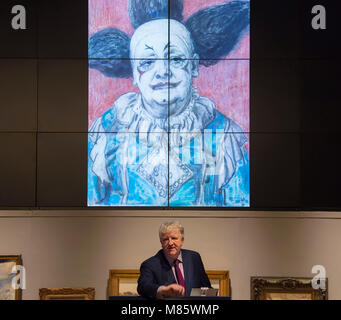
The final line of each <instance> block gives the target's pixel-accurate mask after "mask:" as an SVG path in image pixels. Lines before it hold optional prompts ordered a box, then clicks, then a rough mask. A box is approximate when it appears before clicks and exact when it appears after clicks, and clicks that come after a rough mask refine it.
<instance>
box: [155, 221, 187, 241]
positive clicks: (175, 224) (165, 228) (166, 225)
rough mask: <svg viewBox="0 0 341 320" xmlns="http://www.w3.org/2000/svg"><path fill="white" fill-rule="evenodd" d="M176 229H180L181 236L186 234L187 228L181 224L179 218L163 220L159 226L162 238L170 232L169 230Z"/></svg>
mask: <svg viewBox="0 0 341 320" xmlns="http://www.w3.org/2000/svg"><path fill="white" fill-rule="evenodd" d="M174 229H178V230H179V232H180V234H181V237H184V236H185V229H184V227H183V226H182V225H181V223H180V222H179V221H177V220H169V221H166V222H163V223H162V224H161V226H160V228H159V237H160V239H161V238H162V235H164V234H166V233H169V232H171V231H173V230H174Z"/></svg>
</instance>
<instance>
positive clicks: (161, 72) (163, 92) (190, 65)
mask: <svg viewBox="0 0 341 320" xmlns="http://www.w3.org/2000/svg"><path fill="white" fill-rule="evenodd" d="M170 30H171V31H172V28H171V29H170ZM189 48H190V46H189V45H186V43H185V42H184V39H183V38H182V37H181V36H180V37H179V36H178V35H177V34H176V33H174V34H172V33H171V43H170V44H169V37H168V29H166V28H165V30H155V33H152V34H146V35H144V36H143V37H142V38H141V40H140V41H138V42H137V44H136V47H135V48H134V49H135V50H134V52H133V57H132V58H135V59H136V60H133V62H132V66H133V78H134V84H135V85H137V86H138V87H139V89H140V92H141V94H142V99H143V102H144V105H145V107H146V108H147V110H148V111H150V112H151V113H152V114H153V115H154V116H156V117H159V118H162V117H167V116H168V113H170V114H178V113H180V112H181V111H182V109H183V108H184V107H185V106H186V105H187V104H188V102H189V100H190V98H191V90H192V80H193V77H195V76H197V75H198V60H187V59H188V57H190V58H192V59H197V55H194V54H193V52H189V51H190V49H189ZM168 57H169V59H168ZM168 106H169V110H168Z"/></svg>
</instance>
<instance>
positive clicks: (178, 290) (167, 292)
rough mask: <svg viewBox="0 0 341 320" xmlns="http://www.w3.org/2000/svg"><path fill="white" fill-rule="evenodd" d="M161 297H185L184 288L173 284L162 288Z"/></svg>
mask: <svg viewBox="0 0 341 320" xmlns="http://www.w3.org/2000/svg"><path fill="white" fill-rule="evenodd" d="M161 293H162V295H163V296H178V295H182V296H184V295H185V288H184V287H183V286H180V285H179V284H176V283H173V284H170V285H169V286H164V287H163V288H162V290H161Z"/></svg>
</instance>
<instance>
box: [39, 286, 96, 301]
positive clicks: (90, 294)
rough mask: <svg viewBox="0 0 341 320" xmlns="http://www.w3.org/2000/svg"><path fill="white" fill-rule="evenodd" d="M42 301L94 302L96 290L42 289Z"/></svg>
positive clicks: (40, 290)
mask: <svg viewBox="0 0 341 320" xmlns="http://www.w3.org/2000/svg"><path fill="white" fill-rule="evenodd" d="M39 297H40V300H94V299H95V288H92V287H89V288H40V289H39Z"/></svg>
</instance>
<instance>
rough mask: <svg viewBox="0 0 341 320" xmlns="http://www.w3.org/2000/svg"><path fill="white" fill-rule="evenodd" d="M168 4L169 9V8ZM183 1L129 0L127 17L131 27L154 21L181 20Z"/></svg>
mask: <svg viewBox="0 0 341 320" xmlns="http://www.w3.org/2000/svg"><path fill="white" fill-rule="evenodd" d="M169 4H170V7H169ZM183 7H184V3H183V0H170V2H168V0H130V1H129V16H130V20H131V24H132V26H133V27H134V28H135V29H137V28H138V27H139V26H140V25H142V24H144V23H146V22H148V21H151V20H156V19H168V18H171V19H174V20H178V21H182V20H183V16H182V11H183Z"/></svg>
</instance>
